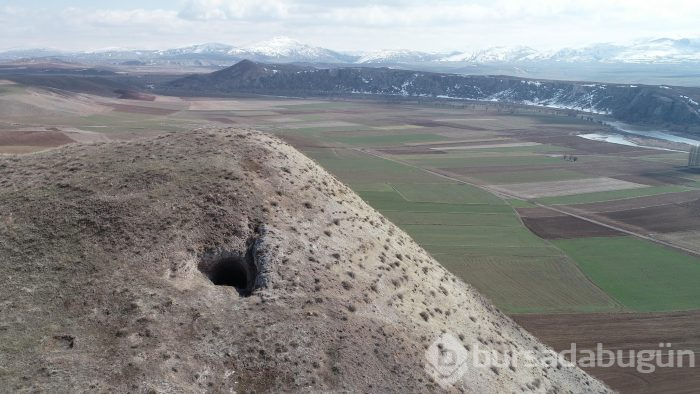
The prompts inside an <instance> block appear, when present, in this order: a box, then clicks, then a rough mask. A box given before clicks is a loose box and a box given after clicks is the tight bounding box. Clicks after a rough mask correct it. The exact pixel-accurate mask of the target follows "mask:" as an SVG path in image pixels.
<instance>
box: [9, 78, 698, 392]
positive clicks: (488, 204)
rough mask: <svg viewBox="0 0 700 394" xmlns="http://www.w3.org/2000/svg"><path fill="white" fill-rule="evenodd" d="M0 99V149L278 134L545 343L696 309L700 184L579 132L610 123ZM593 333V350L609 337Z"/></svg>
mask: <svg viewBox="0 0 700 394" xmlns="http://www.w3.org/2000/svg"><path fill="white" fill-rule="evenodd" d="M30 98H31V100H30ZM0 101H2V103H5V104H7V105H3V106H2V107H0V108H2V111H3V113H2V118H1V119H0V153H31V152H35V151H39V150H45V149H51V148H52V147H55V146H60V145H63V144H66V143H74V142H77V143H92V142H100V141H104V140H111V139H130V138H134V137H136V136H141V135H144V134H157V133H160V132H165V131H181V132H186V130H189V129H193V128H197V127H202V126H207V125H217V126H221V125H233V126H236V127H241V128H246V127H250V128H256V129H261V130H263V131H266V132H269V133H273V134H276V135H278V136H280V137H281V138H283V139H285V140H286V141H287V142H289V143H291V144H292V145H294V146H295V147H296V148H298V149H299V150H301V151H302V152H303V153H305V154H306V155H307V156H309V157H311V158H312V159H313V160H315V161H316V162H317V163H319V164H320V165H321V166H323V167H324V168H326V169H327V170H328V171H330V172H331V173H332V174H333V175H334V176H335V177H336V178H338V179H339V180H341V181H342V182H344V183H346V184H347V185H349V186H350V187H351V188H352V189H353V190H355V191H356V192H357V193H358V194H359V195H360V196H361V197H362V198H363V199H364V200H365V201H367V202H368V203H369V204H370V205H371V206H372V207H374V208H375V209H377V210H378V211H379V212H381V213H382V214H383V215H384V216H386V217H387V218H389V219H390V220H391V221H393V222H394V223H395V224H397V225H398V226H399V227H401V228H402V229H403V230H405V231H406V232H407V233H409V234H410V235H411V236H412V237H413V238H414V239H415V240H416V241H417V242H418V243H419V244H420V245H421V246H422V247H423V248H424V249H426V250H427V251H428V252H429V253H430V254H431V255H433V256H434V257H435V258H436V259H437V260H438V261H439V262H440V263H441V264H442V265H444V266H445V267H446V268H447V269H449V270H450V271H451V272H453V273H454V274H456V275H458V276H459V277H460V278H462V279H463V280H464V281H465V282H467V283H470V284H472V285H473V286H474V287H476V288H477V289H478V290H479V291H480V292H481V293H482V294H484V295H486V296H487V297H488V298H489V299H491V300H492V301H493V302H494V303H495V304H496V305H498V306H499V307H500V308H501V309H502V310H504V311H505V312H506V313H509V314H512V315H513V316H517V318H518V320H519V321H522V322H525V323H524V324H525V326H526V327H528V324H527V322H532V321H534V320H529V319H530V318H529V317H532V319H536V324H535V323H532V324H531V325H530V326H529V327H531V328H532V329H533V331H535V332H536V333H537V334H539V335H541V338H542V339H543V340H544V341H545V342H549V343H551V344H555V345H556V344H561V343H563V342H566V341H569V342H575V341H577V340H578V338H577V336H578V335H579V334H580V333H577V332H576V331H575V330H563V331H561V332H554V331H552V330H544V329H539V328H537V327H541V326H543V325H546V324H547V322H548V321H550V322H551V323H552V324H559V323H560V320H561V318H562V316H614V317H615V319H617V318H619V319H624V317H625V316H632V315H630V313H635V315H634V316H639V319H642V320H643V318H644V317H645V316H647V315H648V316H657V315H651V314H650V313H675V312H676V311H682V312H683V313H694V312H693V311H696V310H698V309H700V303H698V301H697V300H700V293H698V291H697V290H696V287H697V286H694V285H695V284H696V283H698V281H700V258H699V257H698V255H697V253H700V250H698V247H700V246H699V245H700V220H698V216H697V212H698V206H699V205H698V204H699V201H700V190H699V184H700V174H698V173H695V172H693V171H690V170H688V169H687V168H685V166H684V164H683V160H682V156H683V153H682V152H681V153H679V152H672V151H663V150H656V149H649V148H640V147H630V146H622V145H614V144H609V143H605V142H599V141H591V140H587V139H584V138H581V137H579V136H578V135H579V134H584V133H592V132H602V131H605V130H606V126H604V125H601V124H599V123H596V122H591V121H588V120H583V119H579V118H577V116H576V114H574V113H571V112H568V111H558V110H549V109H542V108H530V107H514V106H503V105H498V104H494V103H459V104H455V103H443V102H438V101H426V102H401V103H395V102H384V101H352V100H333V101H330V100H328V101H324V100H301V99H282V98H262V97H257V98H255V97H249V98H235V99H234V98H232V99H211V98H188V97H163V96H157V97H154V98H153V100H128V99H116V98H111V97H102V96H94V95H88V94H76V93H69V92H61V93H60V94H59V93H57V92H55V91H52V92H48V91H42V90H41V89H38V88H27V87H22V86H19V85H16V84H5V85H2V86H0ZM76 108H77V109H76ZM32 114H35V115H32ZM36 114H38V115H36ZM572 319H574V318H572ZM574 320H575V319H574ZM572 321H573V320H572ZM639 327H640V330H642V331H643V335H645V338H648V340H649V341H654V340H656V341H658V342H662V341H665V340H666V338H665V337H664V332H663V331H656V332H651V331H649V330H651V329H652V328H653V329H657V328H658V327H656V326H654V325H640V326H639ZM590 335H591V337H590V338H589V339H590V340H591V341H594V340H600V341H601V342H602V341H603V340H604V339H605V338H604V336H605V335H606V334H605V331H602V330H601V331H593V332H592V334H590ZM596 335H598V337H596ZM620 346H621V347H625V346H628V344H626V343H622V344H620ZM596 373H601V372H600V371H596ZM687 374H690V375H692V376H695V375H694V372H692V371H691V372H687ZM599 376H601V377H603V378H606V376H607V375H599ZM661 376H662V377H661V378H659V379H650V380H648V381H647V382H642V383H640V384H642V386H644V387H646V389H648V390H649V391H650V392H653V391H655V390H656V391H659V388H664V387H669V386H668V381H669V379H674V378H675V377H674V375H661ZM692 376H691V377H692ZM695 378H696V376H695V377H692V379H695ZM610 379H611V380H610V381H609V383H610V384H613V386H614V387H616V388H620V389H623V390H626V391H629V392H634V391H630V390H631V389H630V387H631V386H624V385H622V383H620V382H621V380H619V379H617V378H614V377H611V378H610ZM684 379H691V378H688V377H687V376H686V377H685V378H684ZM692 379H691V380H692ZM616 384H619V386H615V385H616ZM637 388H638V386H634V389H635V390H636V389H637Z"/></svg>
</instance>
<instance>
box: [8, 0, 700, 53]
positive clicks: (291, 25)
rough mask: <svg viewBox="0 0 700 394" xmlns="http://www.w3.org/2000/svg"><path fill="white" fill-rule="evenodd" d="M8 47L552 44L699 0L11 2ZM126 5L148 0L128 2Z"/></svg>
mask: <svg viewBox="0 0 700 394" xmlns="http://www.w3.org/2000/svg"><path fill="white" fill-rule="evenodd" d="M3 3H4V4H3V5H2V6H0V21H2V22H3V34H0V47H16V46H28V45H51V46H59V47H68V46H70V47H71V48H75V47H83V48H94V47H104V46H129V47H134V46H150V47H172V46H178V45H189V44H195V43H198V42H210V41H222V42H228V43H231V44H234V45H242V44H247V43H251V42H254V41H259V40H264V39H268V38H270V37H272V36H275V35H289V36H294V37H295V38H297V39H300V40H302V41H306V42H309V43H310V44H313V45H318V46H325V47H330V48H334V49H341V50H342V49H353V50H358V49H381V48H401V47H408V48H410V49H419V50H429V51H430V50H448V51H449V50H471V49H476V48H479V47H486V46H493V45H520V44H523V45H530V46H533V47H535V48H540V49H549V48H554V47H558V46H580V45H586V44H590V43H594V42H601V41H602V42H610V41H612V42H620V41H631V40H632V39H634V38H640V37H652V36H656V37H660V36H669V37H672V38H677V37H681V36H691V37H694V36H696V35H697V28H696V26H697V21H698V20H700V3H698V2H697V0H665V2H664V3H663V5H659V4H658V3H657V2H642V1H638V0H615V1H610V0H440V1H438V0H433V1H429V0H383V1H376V0H342V1H341V0H182V1H172V2H167V1H164V0H160V1H158V3H157V4H158V5H159V6H160V8H157V7H158V6H157V5H155V3H148V4H146V2H144V5H143V6H140V7H133V6H127V5H121V6H120V5H119V3H118V2H106V1H97V0H95V1H93V2H92V3H91V7H87V6H86V7H68V8H67V7H63V6H61V5H60V4H56V3H60V2H54V3H46V6H45V7H44V8H41V7H30V6H26V5H23V4H22V2H21V0H5V2H3ZM122 4H138V3H136V2H132V1H129V2H126V3H122Z"/></svg>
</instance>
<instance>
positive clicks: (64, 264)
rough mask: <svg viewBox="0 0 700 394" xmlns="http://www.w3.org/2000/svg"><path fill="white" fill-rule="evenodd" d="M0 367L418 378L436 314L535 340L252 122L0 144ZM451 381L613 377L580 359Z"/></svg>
mask: <svg viewBox="0 0 700 394" xmlns="http://www.w3.org/2000/svg"><path fill="white" fill-rule="evenodd" d="M0 169H1V171H0V185H1V186H2V187H1V188H0V253H1V254H2V256H3V268H4V270H5V275H3V278H4V279H3V283H2V286H0V294H1V296H2V299H3V300H5V301H4V302H3V304H2V308H0V321H1V322H2V323H1V325H0V336H1V337H2V341H1V342H0V354H2V358H3V363H2V364H3V369H2V370H1V372H0V373H1V374H2V377H3V382H4V385H5V387H6V388H8V389H10V390H14V391H51V392H61V391H67V389H66V388H70V391H121V392H124V391H133V392H151V391H158V392H162V391H168V392H194V391H203V390H209V391H220V392H229V391H232V390H235V391H237V392H249V391H257V392H260V391H276V392H279V391H315V390H323V391H328V390H333V391H362V392H407V391H415V392H428V391H436V390H438V389H439V387H438V386H437V385H436V384H435V383H433V382H431V380H430V378H429V377H428V375H427V374H426V373H425V371H424V370H423V365H424V363H425V358H424V352H425V350H426V349H427V348H428V346H429V345H430V344H431V342H433V340H434V339H436V338H437V337H438V336H439V335H441V334H442V333H445V332H446V333H451V334H452V335H454V336H455V337H456V338H459V341H461V342H462V344H464V345H467V346H468V345H470V344H476V343H478V344H479V345H480V346H482V347H483V348H485V349H490V350H495V351H498V352H501V353H505V352H509V351H513V352H518V351H532V352H534V354H536V355H537V356H538V357H544V354H545V353H544V352H545V351H546V349H547V348H546V347H545V346H544V345H542V344H541V343H540V342H539V341H538V340H537V339H535V338H534V337H533V336H531V335H530V334H529V333H527V332H526V331H524V330H523V329H521V328H520V327H519V326H517V325H516V324H515V323H514V322H513V321H512V320H510V319H509V318H507V317H506V316H504V315H503V314H502V313H500V312H499V311H498V310H496V309H495V308H494V307H493V306H491V305H490V303H489V302H488V301H486V300H485V299H484V298H483V297H481V296H480V295H479V294H478V293H477V292H476V291H475V290H474V289H473V288H472V287H471V286H469V285H467V284H464V283H463V282H461V281H459V280H458V279H457V278H456V277H455V276H453V275H452V274H450V273H449V272H448V271H446V270H445V269H444V268H443V267H442V266H441V265H440V264H438V263H437V262H436V261H435V260H433V259H432V258H431V257H430V256H429V255H428V254H427V253H426V252H425V251H424V250H423V249H421V248H420V247H419V246H417V245H416V244H415V243H414V242H413V241H412V240H411V239H410V238H409V237H408V236H407V235H406V234H405V233H403V232H402V231H401V230H400V229H398V228H397V227H396V226H394V225H393V224H392V223H390V222H389V221H387V220H386V219H385V218H384V217H382V216H381V215H380V214H378V213H377V212H376V211H374V210H373V209H371V208H370V207H369V206H368V205H366V204H365V203H364V202H363V201H362V200H361V199H360V198H359V197H358V196H357V195H355V194H354V193H353V192H352V191H351V190H350V189H349V188H347V187H346V186H344V185H343V184H341V183H340V182H338V181H337V180H336V179H335V178H333V177H332V176H331V175H329V174H328V173H327V172H325V171H324V170H322V169H321V168H320V167H319V166H317V165H316V164H315V163H314V162H313V161H311V160H309V159H307V158H306V157H304V156H303V155H301V154H300V153H298V152H297V151H295V150H294V149H293V148H291V147H290V146H288V145H286V144H284V143H282V142H280V141H279V140H277V139H274V138H272V137H269V136H266V135H263V134H260V133H258V132H255V131H251V130H239V129H225V130H197V131H193V132H189V133H174V134H165V135H161V136H158V137H150V138H148V139H140V140H133V141H122V142H102V143H94V144H86V145H68V146H65V147H62V148H58V149H55V150H51V151H46V152H42V153H36V154H32V155H28V156H23V157H18V156H6V157H2V158H0ZM454 390H456V391H461V392H475V393H476V392H514V391H518V392H520V391H521V390H522V391H535V392H607V391H608V389H607V388H606V387H605V386H604V385H603V384H602V383H600V382H598V381H597V380H594V379H593V378H591V377H589V376H588V375H586V374H585V373H584V372H582V371H581V370H579V369H577V368H568V367H564V368H562V366H561V365H559V366H547V365H542V366H537V367H534V366H533V367H528V366H521V365H519V366H517V367H512V368H510V367H509V368H494V369H488V368H487V369H470V370H468V371H467V373H466V374H465V375H464V378H463V379H462V380H461V381H459V382H457V384H456V386H455V387H454Z"/></svg>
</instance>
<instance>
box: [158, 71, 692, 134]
mask: <svg viewBox="0 0 700 394" xmlns="http://www.w3.org/2000/svg"><path fill="white" fill-rule="evenodd" d="M163 89H164V90H165V91H166V92H167V93H172V94H180V92H184V93H183V94H185V93H186V94H200V95H218V94H220V95H230V94H236V93H255V94H274V95H290V96H356V97H360V96H381V97H406V98H426V99H455V100H470V101H471V100H473V101H492V102H507V103H517V104H527V105H537V106H544V107H551V108H562V109H572V110H577V111H583V112H588V113H593V114H604V115H610V116H612V117H613V118H615V119H617V120H622V121H626V122H630V123H638V124H654V125H664V126H668V127H675V128H677V129H678V128H685V129H686V130H688V128H690V127H697V126H698V125H700V104H698V102H699V101H700V89H698V88H683V87H669V86H649V85H630V84H607V83H585V82H567V81H552V80H533V79H526V78H518V77H508V76H479V75H459V74H449V73H432V72H422V71H410V70H400V69H392V68H387V67H380V68H372V67H358V66H352V67H342V66H335V67H312V66H301V65H293V64H264V63H255V62H252V61H249V60H243V61H241V62H239V63H237V64H235V65H234V66H232V67H229V68H226V69H223V70H220V71H216V72H213V73H210V74H195V75H190V76H187V77H183V78H180V79H177V80H174V81H172V82H170V83H168V84H167V85H166V86H164V87H163Z"/></svg>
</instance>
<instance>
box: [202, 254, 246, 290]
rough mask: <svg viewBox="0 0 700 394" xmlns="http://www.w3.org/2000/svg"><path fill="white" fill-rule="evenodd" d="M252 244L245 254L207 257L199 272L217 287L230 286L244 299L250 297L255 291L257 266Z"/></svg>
mask: <svg viewBox="0 0 700 394" xmlns="http://www.w3.org/2000/svg"><path fill="white" fill-rule="evenodd" d="M254 244H255V243H252V244H251V245H250V246H249V247H248V250H247V251H246V253H245V254H243V253H241V252H218V253H210V254H208V255H206V256H205V257H204V258H203V259H202V260H201V262H200V264H199V270H200V271H201V272H202V273H203V274H204V275H205V276H206V277H207V278H209V280H210V281H211V282H212V283H213V284H215V285H217V286H230V287H233V288H235V289H236V291H238V294H240V295H241V296H243V297H247V296H250V295H251V294H252V293H253V290H254V289H255V283H256V280H257V266H256V264H255V257H254V254H255V253H254V252H255V251H254Z"/></svg>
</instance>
